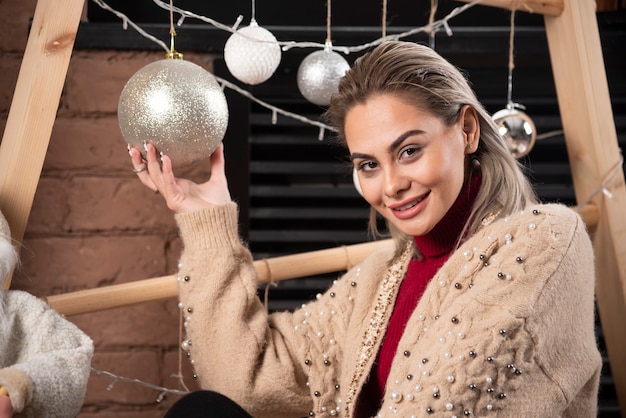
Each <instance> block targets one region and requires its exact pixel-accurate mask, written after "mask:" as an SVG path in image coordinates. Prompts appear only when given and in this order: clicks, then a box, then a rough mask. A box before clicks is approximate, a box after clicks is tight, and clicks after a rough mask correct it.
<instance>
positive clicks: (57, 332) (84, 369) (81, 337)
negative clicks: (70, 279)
mask: <svg viewBox="0 0 626 418" xmlns="http://www.w3.org/2000/svg"><path fill="white" fill-rule="evenodd" d="M17 262H18V259H17V253H16V251H15V249H14V248H13V245H12V244H11V234H10V233H9V225H8V223H7V222H6V219H5V218H4V216H3V215H2V213H0V283H2V280H3V279H4V278H5V277H6V275H7V274H9V273H10V272H11V271H12V270H13V268H14V267H15V265H16V264H17ZM92 355H93V342H92V341H91V338H89V337H88V336H87V335H85V334H84V333H83V332H82V331H81V330H80V329H78V328H77V327H76V326H75V325H74V324H72V323H71V322H69V321H67V320H66V319H64V318H63V317H62V316H61V315H59V314H58V313H57V312H55V311H54V310H52V309H50V307H49V306H48V305H46V303H45V302H43V301H42V300H40V299H38V298H36V297H35V296H33V295H31V294H29V293H26V292H22V291H19V290H8V291H7V290H1V289H0V418H9V417H29V418H39V417H75V416H76V415H77V414H78V412H79V411H80V408H81V407H82V405H83V400H84V398H85V392H86V390H87V380H88V379H89V372H90V365H91V357H92Z"/></svg>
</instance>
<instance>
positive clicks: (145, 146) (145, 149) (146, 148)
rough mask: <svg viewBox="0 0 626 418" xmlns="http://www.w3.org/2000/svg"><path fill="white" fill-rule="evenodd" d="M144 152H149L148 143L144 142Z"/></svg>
mask: <svg viewBox="0 0 626 418" xmlns="http://www.w3.org/2000/svg"><path fill="white" fill-rule="evenodd" d="M143 150H144V151H145V152H148V143H147V142H146V141H143Z"/></svg>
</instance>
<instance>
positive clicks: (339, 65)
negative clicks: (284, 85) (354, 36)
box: [298, 44, 350, 106]
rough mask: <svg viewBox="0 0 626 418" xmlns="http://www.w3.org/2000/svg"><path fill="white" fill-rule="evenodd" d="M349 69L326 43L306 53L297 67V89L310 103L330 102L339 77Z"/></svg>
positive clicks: (348, 65) (325, 103)
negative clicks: (323, 46) (318, 48)
mask: <svg viewBox="0 0 626 418" xmlns="http://www.w3.org/2000/svg"><path fill="white" fill-rule="evenodd" d="M349 69H350V64H348V61H346V59H345V58H344V57H342V56H341V55H339V54H338V53H337V52H335V51H333V50H332V49H331V48H330V45H328V44H327V45H326V47H325V48H324V49H323V50H320V51H316V52H313V53H312V54H309V55H307V56H306V57H305V58H304V60H302V62H301V63H300V66H299V67H298V89H300V93H302V95H303V96H304V97H305V98H306V99H307V100H308V101H310V102H311V103H314V104H316V105H320V106H327V105H328V104H330V97H331V96H332V95H333V94H334V93H335V92H337V89H338V86H339V79H341V77H343V76H344V74H345V73H346V71H348V70H349Z"/></svg>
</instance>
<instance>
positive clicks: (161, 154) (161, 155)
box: [159, 151, 163, 162]
mask: <svg viewBox="0 0 626 418" xmlns="http://www.w3.org/2000/svg"><path fill="white" fill-rule="evenodd" d="M159 157H160V158H161V162H163V151H161V152H159Z"/></svg>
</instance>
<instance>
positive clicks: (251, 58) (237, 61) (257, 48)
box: [224, 19, 281, 85]
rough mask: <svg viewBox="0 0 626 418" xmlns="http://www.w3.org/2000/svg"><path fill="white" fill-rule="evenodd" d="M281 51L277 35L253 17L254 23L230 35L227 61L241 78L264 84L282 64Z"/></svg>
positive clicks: (232, 72)
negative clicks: (260, 24)
mask: <svg viewBox="0 0 626 418" xmlns="http://www.w3.org/2000/svg"><path fill="white" fill-rule="evenodd" d="M280 59H281V51H280V46H279V45H278V42H277V41H276V37H274V35H272V33H271V32H270V31H268V30H267V29H265V28H263V27H261V26H259V25H258V23H257V22H256V20H254V19H252V20H251V22H250V26H246V27H244V28H241V29H239V30H237V31H236V32H235V33H233V34H232V35H230V37H229V38H228V40H227V41H226V45H225V46H224V62H225V63H226V67H227V68H228V71H230V73H231V74H232V75H233V77H235V78H236V79H237V80H239V81H242V82H244V83H246V84H252V85H254V84H260V83H262V82H264V81H265V80H267V79H268V78H270V77H271V76H272V74H274V71H276V69H277V68H278V65H279V64H280Z"/></svg>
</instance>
